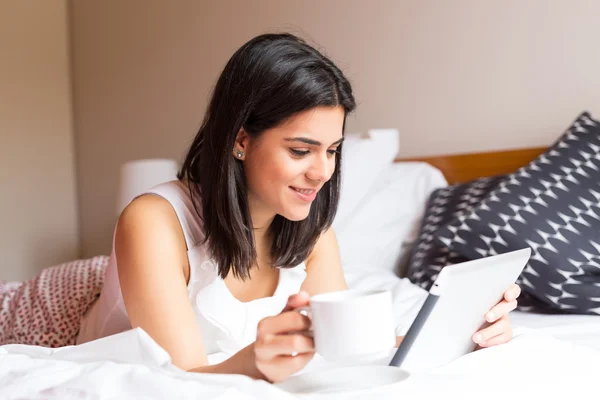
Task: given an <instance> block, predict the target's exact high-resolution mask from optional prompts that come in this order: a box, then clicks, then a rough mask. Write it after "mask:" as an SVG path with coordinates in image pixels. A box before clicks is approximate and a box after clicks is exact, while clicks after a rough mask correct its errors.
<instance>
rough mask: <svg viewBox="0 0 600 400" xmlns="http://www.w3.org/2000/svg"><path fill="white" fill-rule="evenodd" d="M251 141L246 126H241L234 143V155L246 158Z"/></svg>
mask: <svg viewBox="0 0 600 400" xmlns="http://www.w3.org/2000/svg"><path fill="white" fill-rule="evenodd" d="M249 142H250V135H248V133H247V132H246V131H245V130H244V128H241V129H240V130H239V131H238V133H237V136H236V137H235V142H234V144H233V156H234V157H235V158H237V159H238V160H243V159H244V158H246V151H247V150H248V144H249Z"/></svg>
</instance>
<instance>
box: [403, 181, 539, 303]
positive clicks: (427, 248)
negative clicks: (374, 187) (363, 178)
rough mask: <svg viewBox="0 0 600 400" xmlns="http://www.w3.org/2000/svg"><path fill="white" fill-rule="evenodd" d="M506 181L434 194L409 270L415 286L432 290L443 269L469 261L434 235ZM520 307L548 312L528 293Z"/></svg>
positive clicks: (469, 184)
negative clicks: (437, 239)
mask: <svg viewBox="0 0 600 400" xmlns="http://www.w3.org/2000/svg"><path fill="white" fill-rule="evenodd" d="M503 179H504V176H503V175H501V176H495V177H488V178H480V179H476V180H473V181H470V182H467V183H463V184H457V185H452V186H448V187H445V188H441V189H438V190H435V191H434V192H432V194H431V196H430V197H429V199H428V201H427V205H426V207H425V214H424V216H423V219H422V222H421V227H420V230H419V236H418V238H417V241H416V245H415V246H414V247H413V249H412V254H411V258H410V262H409V266H408V275H407V277H408V278H409V279H410V281H411V282H413V283H414V284H416V285H418V286H420V287H422V288H423V289H425V290H429V289H430V288H431V286H432V285H433V282H434V281H435V279H436V278H437V276H438V274H439V273H440V271H441V270H442V268H444V267H446V266H448V265H453V264H459V263H461V262H465V261H468V260H469V259H468V258H467V257H465V256H463V255H462V254H461V253H459V252H456V251H452V250H450V249H449V248H448V247H447V246H444V245H443V244H441V243H440V242H438V241H436V240H435V236H434V234H435V232H436V231H437V230H439V229H440V228H442V227H443V226H445V225H447V224H448V223H450V222H452V220H454V219H455V218H456V217H458V216H460V215H462V214H465V213H468V212H470V211H472V210H473V209H474V208H475V207H477V206H478V205H479V203H480V202H481V201H482V200H483V199H484V198H485V197H486V196H487V195H488V194H489V193H490V192H491V191H493V190H494V189H495V188H496V187H497V186H498V184H499V183H500V182H501V181H502V180H503ZM517 283H520V282H518V281H517ZM518 304H519V305H518V308H519V310H521V311H536V312H547V310H546V309H547V307H544V304H543V303H540V302H539V301H536V299H535V298H532V297H531V296H529V295H528V294H527V293H523V294H522V295H521V297H520V298H519V302H518Z"/></svg>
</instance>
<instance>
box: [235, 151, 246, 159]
mask: <svg viewBox="0 0 600 400" xmlns="http://www.w3.org/2000/svg"><path fill="white" fill-rule="evenodd" d="M235 155H236V156H237V158H242V157H243V155H244V152H243V151H241V150H238V151H237V152H236V154H235Z"/></svg>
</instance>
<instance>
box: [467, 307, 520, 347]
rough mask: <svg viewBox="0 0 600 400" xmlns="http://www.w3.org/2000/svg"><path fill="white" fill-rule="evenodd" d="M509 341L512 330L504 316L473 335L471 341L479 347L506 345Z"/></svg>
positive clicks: (506, 317)
mask: <svg viewBox="0 0 600 400" xmlns="http://www.w3.org/2000/svg"><path fill="white" fill-rule="evenodd" d="M492 339H493V340H492ZM511 339H512V328H511V326H510V320H509V318H508V316H506V315H505V316H503V317H502V318H500V319H499V320H497V321H496V322H495V323H493V324H492V325H490V326H488V327H487V328H485V329H482V330H480V331H479V332H477V333H475V334H474V335H473V341H474V342H475V343H477V344H478V345H479V346H481V347H489V346H492V345H494V344H501V343H506V342H508V341H509V340H511Z"/></svg>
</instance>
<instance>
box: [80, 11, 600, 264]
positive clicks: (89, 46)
mask: <svg viewBox="0 0 600 400" xmlns="http://www.w3.org/2000/svg"><path fill="white" fill-rule="evenodd" d="M71 4H72V16H73V18H72V24H73V48H74V83H75V92H74V96H75V97H74V101H75V111H76V132H77V154H78V168H79V170H78V171H79V175H78V177H79V188H80V189H79V198H80V203H79V205H80V210H81V231H82V246H83V253H84V255H86V256H91V255H95V254H100V253H107V252H108V251H109V249H110V240H111V235H112V229H113V226H114V223H115V218H116V216H115V215H114V208H115V207H114V202H115V191H116V187H117V172H118V168H119V165H120V164H121V163H122V162H124V161H126V160H130V159H134V158H141V157H174V158H177V159H181V158H182V157H183V154H184V151H185V149H186V146H187V145H188V143H189V141H190V140H191V138H192V137H193V136H194V134H195V130H196V128H197V126H198V124H199V122H200V120H201V118H202V114H203V112H204V109H205V106H206V103H207V96H208V93H209V91H210V89H211V87H212V85H213V84H214V82H215V80H216V78H217V75H218V73H219V72H220V70H221V68H222V67H223V66H224V64H225V62H226V61H227V59H228V58H229V56H230V55H231V54H232V53H233V52H234V51H235V50H236V49H237V48H238V47H239V46H240V45H241V44H243V43H244V42H245V41H246V40H248V39H250V38H251V37H252V36H254V35H256V34H259V33H262V32H266V31H272V30H291V31H293V32H295V33H300V34H303V35H304V36H305V37H307V38H309V39H311V40H314V41H316V42H317V43H318V44H320V45H321V46H322V47H323V48H325V49H326V51H327V53H328V54H329V55H331V56H332V57H333V59H334V60H335V61H337V62H338V63H339V65H340V66H341V67H342V68H343V69H344V70H345V71H346V72H347V74H348V76H349V77H350V78H351V80H352V82H353V83H354V88H355V92H356V96H357V99H358V104H359V108H358V111H357V113H356V115H355V116H354V117H353V118H352V119H351V120H350V121H349V129H351V130H365V129H368V128H372V127H394V128H398V129H399V130H400V131H401V135H402V144H401V147H402V149H401V154H402V155H405V156H416V155H431V154H440V153H460V152H471V151H481V150H492V149H508V148H518V147H526V146H539V145H547V144H549V143H551V142H552V141H553V140H554V139H555V138H556V137H557V136H558V135H559V133H560V132H561V131H562V130H563V129H564V128H566V126H567V125H568V123H569V122H570V121H571V120H572V119H573V118H574V117H575V116H576V114H577V113H579V112H580V111H581V110H583V109H589V110H590V111H592V112H595V113H596V114H597V115H600V74H599V73H598V71H600V57H599V55H598V51H597V47H598V46H597V38H598V37H600V24H599V23H598V20H599V17H600V2H598V1H594V0H589V1H584V0H570V1H549V0H527V1H522V0H508V1H504V0H502V1H501V0H496V1H491V0H490V1H478V0H455V1H443V0H438V1H432V0H429V1H427V0H413V1H397V0H388V1H364V0H354V1H341V0H340V1H320V0H312V1H296V2H291V1H280V0H269V1H252V2H249V1H218V2H217V1H192V0H189V1H185V0H178V1H173V2H171V1H166V0H154V1H147V0H125V1H123V0H105V1H72V2H71Z"/></svg>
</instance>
